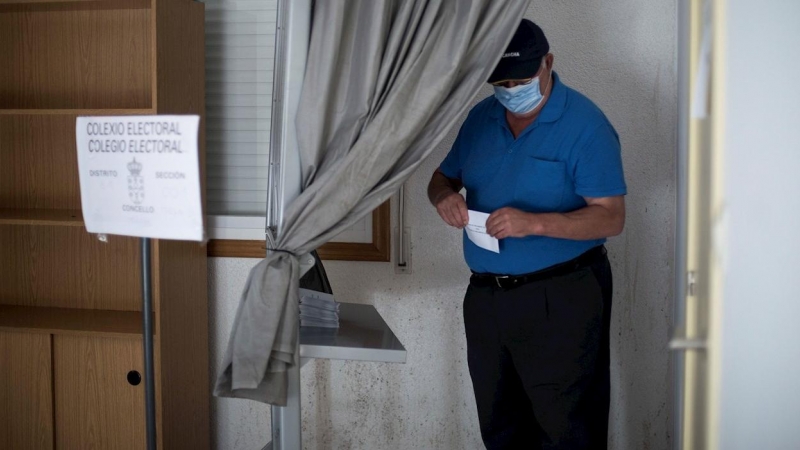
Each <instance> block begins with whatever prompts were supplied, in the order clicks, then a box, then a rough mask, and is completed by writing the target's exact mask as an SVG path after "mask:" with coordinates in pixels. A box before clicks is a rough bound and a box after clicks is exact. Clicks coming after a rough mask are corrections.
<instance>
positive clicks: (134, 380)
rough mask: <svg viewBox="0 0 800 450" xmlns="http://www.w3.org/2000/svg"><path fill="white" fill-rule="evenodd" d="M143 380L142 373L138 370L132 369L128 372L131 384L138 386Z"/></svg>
mask: <svg viewBox="0 0 800 450" xmlns="http://www.w3.org/2000/svg"><path fill="white" fill-rule="evenodd" d="M141 382H142V374H140V373H139V372H138V371H136V370H131V371H130V372H128V383H130V384H131V386H138V385H139V383H141Z"/></svg>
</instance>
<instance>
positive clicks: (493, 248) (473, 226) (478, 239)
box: [466, 209, 500, 253]
mask: <svg viewBox="0 0 800 450" xmlns="http://www.w3.org/2000/svg"><path fill="white" fill-rule="evenodd" d="M488 218H489V214H486V213H482V212H478V211H473V210H471V209H470V210H469V224H468V225H467V228H466V230H467V237H469V240H471V241H472V242H474V243H475V245H477V246H478V247H480V248H484V249H486V250H489V251H490V252H495V253H500V244H499V243H498V241H497V239H496V238H493V237H491V236H489V233H487V232H486V219H488Z"/></svg>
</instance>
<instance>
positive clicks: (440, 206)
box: [436, 192, 469, 228]
mask: <svg viewBox="0 0 800 450" xmlns="http://www.w3.org/2000/svg"><path fill="white" fill-rule="evenodd" d="M436 212H438V213H439V216H441V218H442V220H444V221H445V223H447V224H448V225H450V226H452V227H456V228H464V227H465V226H467V224H468V223H469V213H468V212H467V202H466V201H465V200H464V197H463V196H462V195H461V194H459V193H458V192H452V193H450V194H449V195H446V196H444V198H442V199H441V200H439V201H438V202H436Z"/></svg>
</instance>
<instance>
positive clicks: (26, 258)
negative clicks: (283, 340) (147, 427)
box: [0, 0, 210, 449]
mask: <svg viewBox="0 0 800 450" xmlns="http://www.w3.org/2000/svg"><path fill="white" fill-rule="evenodd" d="M203 15H204V10H203V4H202V3H199V2H194V1H192V0H0V448H4V449H5V448H9V449H10V448H14V449H17V448H19V449H22V448H24V449H28V448H35V449H38V448H59V449H64V448H67V449H68V448H80V449H86V448H102V449H117V448H119V449H122V448H142V447H143V445H144V444H143V442H144V415H145V412H144V393H143V390H144V386H143V384H139V385H138V386H133V385H131V384H130V383H129V382H128V380H127V378H126V377H127V373H128V372H129V371H131V370H135V371H139V372H142V364H143V363H142V349H141V346H142V335H141V333H142V331H141V328H142V319H141V292H142V288H141V274H140V270H141V269H140V255H139V245H138V241H137V240H136V239H133V238H125V237H119V236H110V237H109V240H108V242H107V243H105V242H100V241H99V240H98V239H97V237H96V236H92V235H90V234H88V233H87V232H86V230H85V229H84V227H83V219H82V216H81V212H80V209H81V201H80V191H79V182H78V166H77V152H76V148H75V120H76V118H77V117H78V116H82V115H130V114H197V115H200V116H201V117H203V115H204V109H205V106H204V85H205V79H204V45H203V42H204V35H203V23H204V19H203ZM203 130H204V122H203V121H202V120H201V136H200V140H199V142H200V145H201V147H204V145H203V143H204V141H205V135H204V131H203ZM204 160H205V158H204V148H201V153H200V162H201V173H202V172H204V169H203V167H204ZM205 250H206V249H205V248H204V247H202V246H201V245H199V244H197V243H191V242H175V241H162V240H154V241H153V243H152V261H151V263H152V270H153V286H152V288H153V302H154V305H153V306H154V316H155V317H154V319H155V336H154V340H155V342H154V344H155V375H156V404H157V406H156V408H157V411H156V416H157V419H158V423H157V431H158V443H159V447H160V448H164V449H182V448H192V449H203V448H208V447H209V414H208V408H209V397H210V388H209V382H208V301H207V266H206V256H205V253H206V251H205Z"/></svg>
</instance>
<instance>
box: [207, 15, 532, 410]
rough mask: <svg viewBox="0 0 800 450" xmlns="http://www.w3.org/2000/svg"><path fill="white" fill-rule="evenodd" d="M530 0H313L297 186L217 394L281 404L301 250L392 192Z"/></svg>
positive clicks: (460, 104)
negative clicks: (298, 190)
mask: <svg viewBox="0 0 800 450" xmlns="http://www.w3.org/2000/svg"><path fill="white" fill-rule="evenodd" d="M527 5H528V1H527V0H405V1H403V0H394V1H392V0H383V1H374V0H325V1H320V2H316V3H315V6H314V13H313V24H312V30H311V41H310V48H309V55H308V62H307V66H306V73H305V76H304V80H303V91H302V95H301V99H300V107H299V111H298V114H297V118H296V126H297V130H298V145H299V152H300V162H301V170H302V183H303V192H302V193H301V194H300V196H298V197H297V198H296V199H295V200H294V201H293V202H292V203H291V204H290V205H289V206H288V208H287V210H286V211H285V212H284V223H283V225H282V227H281V231H280V234H279V236H278V237H277V242H276V245H277V248H278V249H280V250H283V251H278V252H270V254H269V255H268V256H267V258H266V259H264V260H263V261H261V262H260V263H259V264H258V265H256V267H254V268H253V270H252V271H251V273H250V276H249V278H248V281H247V284H246V286H245V290H244V293H243V295H242V300H241V303H240V305H239V309H238V311H237V314H236V319H235V322H234V325H233V330H232V331H231V337H230V341H229V345H228V349H227V352H226V354H225V359H224V361H223V368H222V370H221V372H220V374H219V376H218V377H217V381H216V386H215V389H214V394H215V395H217V396H224V397H243V398H250V399H254V400H258V401H261V402H265V403H270V404H274V405H281V406H282V405H285V404H286V368H287V367H288V366H289V365H291V364H298V363H299V356H298V355H297V354H296V350H297V330H298V326H299V324H298V307H297V303H298V280H299V277H300V268H299V263H298V257H297V256H295V255H305V254H307V253H309V252H311V251H312V250H314V249H316V248H317V247H319V246H320V245H322V244H324V243H325V242H327V241H329V240H330V239H332V238H333V237H335V236H336V235H338V234H339V233H341V232H342V231H344V230H345V229H347V228H348V227H350V226H351V225H352V224H353V223H355V222H356V221H358V220H360V219H361V218H362V217H363V216H365V215H366V214H369V213H370V212H371V211H372V210H373V209H375V208H376V207H377V206H379V205H380V204H381V203H383V202H384V201H385V200H386V199H388V198H389V197H390V196H391V195H392V194H393V193H394V192H395V191H397V189H398V188H399V187H400V185H401V184H402V183H403V182H404V181H405V180H406V179H408V177H409V176H411V174H412V173H413V172H414V170H415V169H416V168H417V167H418V166H419V164H420V163H421V162H422V161H423V160H424V159H425V157H427V156H428V154H430V152H431V151H433V150H434V149H435V148H436V145H437V144H438V143H439V142H440V141H441V140H442V138H444V136H445V135H446V134H447V133H448V131H450V129H451V128H452V127H453V126H454V125H455V124H456V122H457V121H458V120H459V119H460V118H461V116H462V115H463V114H464V112H465V111H466V110H467V108H468V107H469V105H470V103H471V101H472V99H473V97H474V96H475V94H476V93H477V92H478V90H479V89H480V87H481V86H482V84H483V83H485V82H486V80H487V79H488V77H489V75H490V73H491V72H492V70H493V69H494V67H495V65H496V63H497V61H498V60H499V58H500V55H501V54H502V52H503V50H504V49H505V47H506V45H507V44H508V42H509V40H510V39H511V36H512V35H513V34H514V31H515V30H516V28H517V26H518V24H519V22H520V20H521V18H522V16H523V14H524V12H525V9H526V8H527Z"/></svg>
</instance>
